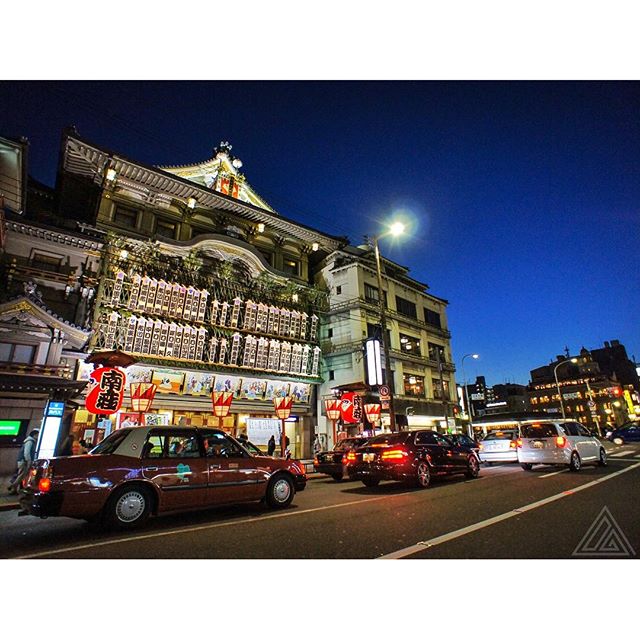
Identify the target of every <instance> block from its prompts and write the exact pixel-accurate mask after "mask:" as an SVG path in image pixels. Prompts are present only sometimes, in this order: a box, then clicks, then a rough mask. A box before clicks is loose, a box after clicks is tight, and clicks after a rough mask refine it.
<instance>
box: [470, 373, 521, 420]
mask: <svg viewBox="0 0 640 640" xmlns="http://www.w3.org/2000/svg"><path fill="white" fill-rule="evenodd" d="M467 392H468V394H469V403H470V404H471V406H472V409H473V415H474V417H482V416H486V415H493V414H497V413H505V412H509V413H522V412H526V411H529V409H530V407H529V396H528V394H527V387H526V386H525V385H522V384H514V383H511V382H505V383H504V384H496V385H493V386H492V387H488V386H487V384H486V380H485V377H484V376H478V377H477V378H476V381H475V383H472V384H470V385H467Z"/></svg>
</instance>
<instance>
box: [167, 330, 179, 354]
mask: <svg viewBox="0 0 640 640" xmlns="http://www.w3.org/2000/svg"><path fill="white" fill-rule="evenodd" d="M177 329H178V325H177V324H176V323H175V322H172V323H171V324H170V325H169V331H168V332H167V346H166V347H165V349H164V355H165V356H166V357H169V358H173V357H174V349H175V344H176V331H177Z"/></svg>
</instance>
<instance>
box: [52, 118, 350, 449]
mask: <svg viewBox="0 0 640 640" xmlns="http://www.w3.org/2000/svg"><path fill="white" fill-rule="evenodd" d="M241 167H242V162H241V161H240V160H239V159H238V158H236V157H235V156H234V155H232V153H231V146H230V145H229V144H227V143H221V144H220V145H219V146H218V147H217V148H216V149H215V150H214V152H213V155H212V157H211V158H210V159H208V160H206V161H204V162H199V163H195V164H191V165H181V166H164V167H155V166H149V165H145V164H143V163H140V162H137V161H134V160H130V159H128V158H125V157H124V156H122V155H120V154H118V153H114V152H111V151H108V150H107V149H104V148H102V147H101V146H99V145H97V144H94V143H92V142H89V141H87V140H84V139H82V138H81V137H80V136H79V135H78V134H77V133H76V132H75V131H73V130H72V131H66V132H65V134H64V136H63V141H62V150H61V158H60V163H59V173H58V180H57V193H58V196H59V202H58V207H59V211H60V212H65V215H66V216H68V217H70V218H73V219H75V220H79V221H81V222H82V223H83V224H84V225H85V226H86V228H88V229H91V230H93V231H94V232H96V233H99V234H101V238H102V243H103V249H102V263H101V274H100V278H99V286H98V289H97V291H96V294H95V305H94V308H93V316H92V320H91V327H92V330H93V331H92V335H91V339H90V343H89V348H88V351H89V352H90V353H96V352H101V351H111V350H121V351H124V352H126V353H128V354H131V355H132V356H133V357H135V358H136V360H137V362H136V363H135V364H133V365H131V366H130V367H128V368H127V369H126V374H127V378H128V380H127V384H129V383H130V382H133V381H148V382H153V383H155V384H156V385H157V392H156V396H155V399H154V401H153V404H152V407H151V409H150V411H149V412H147V413H146V414H145V415H144V416H143V417H142V419H143V421H144V422H145V423H146V424H183V425H212V426H218V425H219V424H220V423H219V419H218V418H215V417H214V416H213V413H212V406H211V391H212V389H213V390H227V391H232V392H233V401H232V405H231V412H230V415H229V416H228V417H227V418H225V419H224V422H223V423H222V425H221V426H223V427H224V428H225V429H226V430H227V431H228V432H230V433H232V434H236V435H237V434H238V433H239V432H241V431H247V432H248V434H249V437H250V439H252V440H253V441H254V442H255V443H256V444H257V445H259V446H263V445H265V444H266V439H268V436H269V434H270V433H272V432H273V431H274V430H277V428H278V422H277V421H276V420H275V417H274V409H273V399H274V398H275V397H279V396H284V395H290V396H293V398H294V404H293V411H292V415H291V418H290V421H289V422H288V423H287V427H286V433H287V435H288V436H289V437H290V441H291V448H292V454H293V455H294V456H298V457H301V456H308V455H309V453H310V440H311V437H312V434H313V431H314V428H315V425H314V418H313V416H314V414H315V401H316V400H315V399H316V395H317V392H316V387H317V385H319V384H320V383H321V381H322V379H321V369H320V367H321V350H320V314H321V313H322V312H324V311H326V309H327V306H328V300H327V292H326V290H323V289H322V288H321V287H318V286H316V285H315V284H314V283H313V280H312V275H311V274H312V273H313V271H314V268H315V266H316V265H317V264H318V263H319V262H320V261H322V260H323V259H324V258H326V256H328V255H329V254H331V253H332V252H334V251H335V250H337V249H338V248H339V247H340V246H342V245H344V244H345V240H344V239H342V238H337V237H334V236H330V235H327V234H324V233H321V232H319V231H317V230H315V229H312V228H309V227H307V226H304V225H301V224H299V223H296V222H294V221H292V220H290V219H287V218H285V217H283V216H281V215H279V214H278V213H277V212H276V211H275V210H274V209H273V208H271V206H270V205H268V204H267V203H266V202H265V201H264V200H263V199H262V198H261V197H260V196H259V195H258V194H257V193H256V192H255V191H254V189H253V188H252V187H251V186H250V185H249V183H248V182H247V180H246V178H245V176H244V175H243V174H242V173H241V172H240V168H241ZM92 369H93V367H92V365H88V364H87V363H83V364H82V365H81V366H79V367H78V369H77V371H76V376H75V377H76V378H77V379H78V380H81V381H82V380H88V375H89V373H90V371H91V370H92ZM139 419H140V416H139V415H137V414H136V413H135V412H133V411H132V407H131V403H130V398H129V395H128V393H127V394H125V399H124V404H123V407H122V409H121V411H120V412H118V413H117V414H114V415H113V416H110V417H107V418H104V417H103V418H101V419H96V417H95V416H94V415H93V414H89V413H88V412H87V411H86V410H85V409H82V408H79V409H78V410H77V411H76V412H75V414H74V423H73V428H74V430H75V431H77V432H78V433H79V434H82V433H84V434H86V433H87V432H88V433H90V434H91V436H92V437H94V438H95V439H100V438H101V437H103V436H104V435H105V434H106V433H108V432H109V431H111V430H113V429H116V428H119V427H120V426H122V425H124V424H132V423H136V422H137V421H139Z"/></svg>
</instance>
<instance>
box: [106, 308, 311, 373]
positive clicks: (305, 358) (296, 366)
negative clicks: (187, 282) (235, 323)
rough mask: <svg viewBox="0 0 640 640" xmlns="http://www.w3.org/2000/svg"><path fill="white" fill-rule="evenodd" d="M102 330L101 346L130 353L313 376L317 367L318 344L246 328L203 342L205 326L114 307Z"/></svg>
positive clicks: (206, 334)
mask: <svg viewBox="0 0 640 640" xmlns="http://www.w3.org/2000/svg"><path fill="white" fill-rule="evenodd" d="M103 334H104V347H105V348H107V349H114V348H116V346H117V345H118V344H122V345H123V349H124V351H126V352H129V353H136V354H144V355H151V356H159V357H163V358H176V359H181V360H194V361H199V362H204V361H205V360H206V361H208V362H213V363H218V364H227V365H232V366H243V367H250V368H254V369H261V370H264V371H282V372H286V373H291V374H302V375H313V376H317V375H318V370H319V363H320V348H319V347H317V346H316V347H314V348H313V349H312V347H311V346H310V345H308V344H304V345H303V344H299V343H290V342H286V341H279V340H276V339H271V340H268V339H266V338H264V337H263V336H260V337H256V336H253V335H250V334H249V335H246V336H242V335H241V334H240V333H238V332H236V333H234V334H233V336H231V337H230V338H227V337H224V336H223V337H215V336H214V337H212V338H210V339H209V340H208V342H207V336H208V332H207V329H205V328H204V327H192V326H189V325H183V324H178V323H175V322H166V321H163V320H159V319H156V320H152V319H151V318H145V317H143V316H140V317H138V316H135V315H131V316H129V317H124V316H121V315H120V314H119V313H118V312H117V311H112V312H111V313H110V314H109V315H108V316H107V318H106V324H105V326H104V327H103ZM118 336H119V338H118ZM205 348H207V353H206V358H205ZM241 350H242V353H241Z"/></svg>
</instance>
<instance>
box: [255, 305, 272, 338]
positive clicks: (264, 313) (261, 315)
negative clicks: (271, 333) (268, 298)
mask: <svg viewBox="0 0 640 640" xmlns="http://www.w3.org/2000/svg"><path fill="white" fill-rule="evenodd" d="M268 316H269V307H267V305H266V304H264V303H262V302H261V303H260V304H259V305H258V314H257V317H256V331H259V332H260V333H264V332H266V331H267V318H268Z"/></svg>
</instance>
